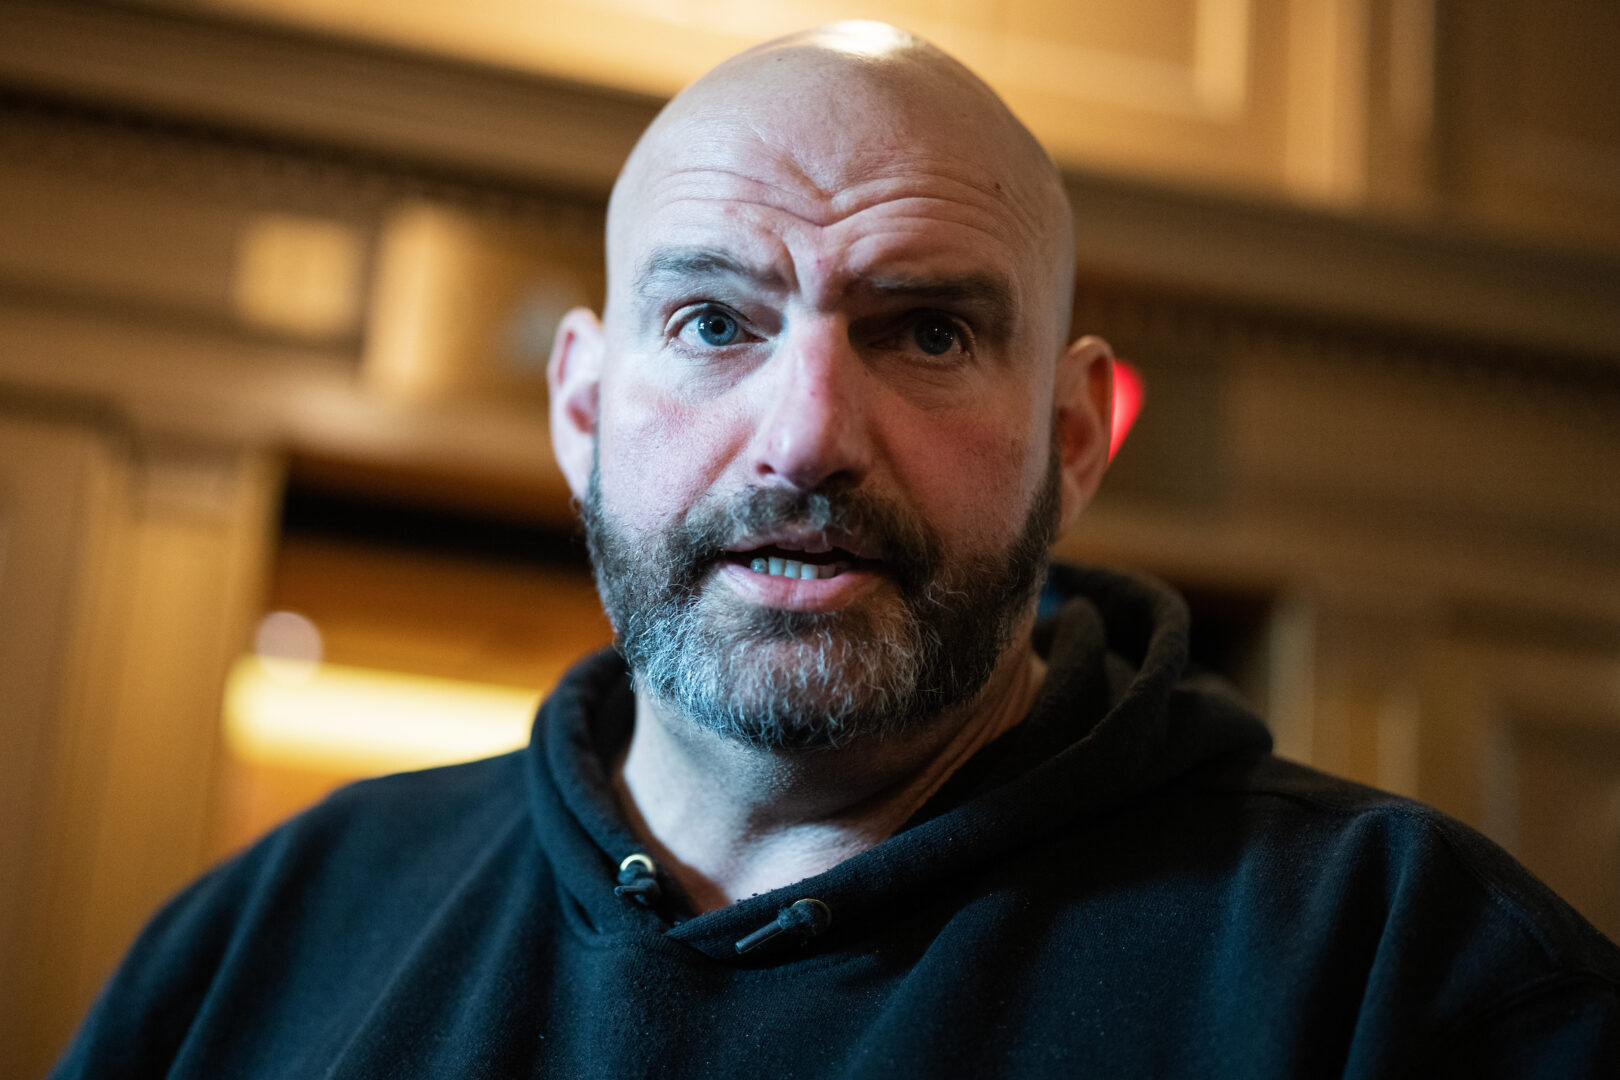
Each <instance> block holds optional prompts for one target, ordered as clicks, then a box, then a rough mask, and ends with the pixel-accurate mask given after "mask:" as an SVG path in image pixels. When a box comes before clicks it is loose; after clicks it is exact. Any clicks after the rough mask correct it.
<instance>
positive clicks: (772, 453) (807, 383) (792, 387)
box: [753, 317, 872, 491]
mask: <svg viewBox="0 0 1620 1080" xmlns="http://www.w3.org/2000/svg"><path fill="white" fill-rule="evenodd" d="M767 367H768V368H770V369H774V370H771V371H770V372H769V375H770V377H769V378H767V379H766V380H764V384H765V385H764V387H763V392H764V394H765V395H766V398H765V401H764V403H763V406H762V408H761V411H760V412H759V413H758V415H759V416H760V421H759V427H758V428H757V430H756V431H755V432H754V444H753V445H754V473H755V476H756V479H757V480H758V481H760V482H762V483H766V484H770V483H772V482H785V483H786V484H788V485H789V486H791V487H794V488H797V489H799V490H801V491H806V490H809V489H811V488H814V487H816V486H818V485H820V484H822V483H825V482H826V481H828V480H832V479H835V478H842V479H846V480H854V481H858V480H859V479H860V478H861V477H862V476H864V475H865V473H866V470H867V468H868V467H869V466H870V464H871V457H872V444H871V441H870V432H869V431H868V429H867V416H868V413H869V408H870V405H871V403H870V402H869V401H868V400H866V396H867V392H868V389H869V388H868V387H867V386H866V383H867V381H868V377H869V376H868V372H867V370H866V367H865V364H864V361H863V360H862V358H861V357H860V355H859V353H858V352H857V351H856V350H855V349H854V347H853V346H852V345H851V344H850V340H849V328H848V326H847V325H846V324H845V323H844V322H843V320H841V319H837V318H832V317H816V318H813V319H810V320H806V321H805V322H804V323H802V324H800V325H798V326H796V327H794V328H792V329H791V330H789V332H788V333H787V334H786V335H785V336H784V337H783V339H782V341H781V344H780V345H778V347H777V349H776V352H775V353H773V354H772V356H771V358H770V360H769V361H768V362H767Z"/></svg>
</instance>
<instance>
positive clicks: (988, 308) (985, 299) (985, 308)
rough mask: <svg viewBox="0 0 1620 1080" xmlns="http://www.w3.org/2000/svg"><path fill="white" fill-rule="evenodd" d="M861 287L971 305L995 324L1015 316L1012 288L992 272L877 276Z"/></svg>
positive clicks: (1007, 322)
mask: <svg viewBox="0 0 1620 1080" xmlns="http://www.w3.org/2000/svg"><path fill="white" fill-rule="evenodd" d="M861 286H862V288H863V289H865V290H867V291H869V292H871V293H873V294H875V295H877V296H882V297H895V298H899V299H904V300H911V301H914V302H917V303H925V304H940V305H950V306H959V307H967V308H971V309H972V310H974V311H975V312H976V313H977V314H978V315H979V317H980V318H982V319H985V320H987V321H988V322H990V323H992V324H994V325H998V326H1008V325H1011V323H1012V321H1013V319H1014V318H1015V316H1016V315H1017V305H1016V304H1014V303H1013V294H1012V289H1011V288H1009V287H1008V285H1007V283H1006V282H1005V281H1003V280H1002V279H1001V278H999V277H996V276H994V275H992V274H961V275H956V276H951V277H940V278H934V277H887V276H879V277H872V278H867V279H866V280H865V281H863V282H862V283H861Z"/></svg>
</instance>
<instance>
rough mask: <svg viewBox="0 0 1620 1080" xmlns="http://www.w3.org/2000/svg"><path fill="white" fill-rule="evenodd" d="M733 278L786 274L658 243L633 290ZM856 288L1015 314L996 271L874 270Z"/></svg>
mask: <svg viewBox="0 0 1620 1080" xmlns="http://www.w3.org/2000/svg"><path fill="white" fill-rule="evenodd" d="M706 278H735V279H737V280H739V281H742V282H746V283H749V284H753V285H760V286H765V287H767V288H772V289H780V288H783V287H784V286H785V284H786V282H785V279H784V278H783V277H782V275H781V274H780V273H778V272H777V271H775V270H771V269H764V268H759V267H754V266H749V265H748V264H747V263H743V262H740V261H738V260H737V259H734V258H732V257H731V256H730V255H727V254H725V253H724V252H720V251H715V250H713V249H710V248H660V249H658V250H656V251H654V252H653V253H652V255H651V256H649V257H648V259H647V261H646V262H645V263H643V264H642V267H641V269H640V271H639V272H638V273H637V274H636V278H635V283H634V286H633V288H634V290H635V292H636V294H637V295H639V296H648V295H650V294H654V293H657V292H659V291H660V290H661V289H663V288H665V287H668V286H674V285H683V286H690V285H691V284H692V282H693V280H694V279H696V280H699V281H701V280H703V279H706ZM853 288H854V291H856V292H864V293H867V294H869V295H873V296H879V297H884V298H889V297H896V298H901V299H908V300H913V301H916V302H919V303H929V304H951V305H965V306H969V307H972V308H975V309H977V311H978V312H979V314H980V316H981V317H982V318H983V319H985V320H987V321H988V322H990V323H991V324H993V325H997V326H1008V325H1011V323H1012V322H1013V320H1014V318H1015V316H1016V314H1017V305H1016V304H1015V303H1014V302H1013V292H1012V289H1011V288H1010V287H1009V286H1008V284H1007V282H1006V281H1005V280H1004V279H1002V278H1001V277H999V276H997V275H994V274H985V273H967V274H949V275H944V276H940V277H933V276H918V275H909V274H877V275H874V276H872V277H868V278H863V279H861V280H859V281H857V282H856V283H855V284H854V286H853Z"/></svg>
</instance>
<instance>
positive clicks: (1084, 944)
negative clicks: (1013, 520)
mask: <svg viewBox="0 0 1620 1080" xmlns="http://www.w3.org/2000/svg"><path fill="white" fill-rule="evenodd" d="M1054 580H1055V581H1056V583H1057V584H1058V586H1059V587H1060V588H1061V589H1063V590H1064V591H1065V592H1067V593H1069V594H1070V595H1072V597H1073V599H1071V600H1069V601H1068V602H1067V603H1066V604H1065V605H1064V606H1063V608H1062V610H1061V612H1060V614H1059V616H1058V617H1057V618H1056V619H1054V620H1049V621H1047V622H1045V623H1043V624H1042V626H1041V628H1040V630H1039V632H1038V634H1037V639H1038V640H1037V644H1038V646H1039V648H1040V650H1041V651H1042V653H1043V654H1044V655H1045V656H1046V657H1047V659H1048V662H1049V665H1050V673H1049V675H1048V678H1047V680H1046V683H1045V685H1044V686H1043V688H1042V690H1041V693H1040V696H1039V698H1038V700H1037V701H1036V703H1035V705H1034V707H1033V708H1032V710H1031V712H1030V715H1029V716H1028V717H1027V718H1026V719H1025V721H1024V722H1023V723H1022V724H1020V725H1019V726H1018V727H1017V728H1015V729H1014V730H1013V731H1012V732H1010V733H1009V734H1007V735H1006V736H1003V737H1002V738H1001V739H999V740H997V742H996V743H994V744H992V745H991V746H990V747H987V748H986V749H985V750H984V751H982V752H981V753H980V754H979V755H978V756H976V757H975V758H974V759H973V760H972V761H971V762H969V763H968V765H967V766H966V767H964V768H963V769H962V770H960V771H959V772H958V773H957V774H956V775H955V776H953V777H952V778H951V780H950V781H948V782H947V784H946V785H945V787H944V788H943V789H942V790H941V791H940V792H939V794H938V795H937V796H936V797H935V798H934V799H933V800H931V802H930V803H929V805H928V806H927V807H925V808H924V809H923V811H922V812H921V813H919V814H918V815H917V817H916V818H915V819H913V821H911V822H910V823H909V824H908V825H907V827H906V828H905V829H903V830H901V831H900V832H899V833H897V834H896V835H895V836H893V837H891V838H890V839H888V840H886V841H884V842H883V843H881V844H879V845H877V846H876V847H874V848H872V849H871V850H869V851H867V852H865V853H863V854H861V855H858V856H856V857H854V858H852V859H849V860H847V861H846V862H844V863H841V864H840V865H838V866H836V867H834V868H833V869H832V870H829V871H827V872H826V873H823V874H819V875H816V876H815V877H812V878H808V879H806V880H804V881H801V882H798V883H796V884H794V885H791V886H788V887H786V888H782V889H778V890H775V891H773V892H770V893H767V894H764V895H761V896H755V897H751V898H749V899H747V900H743V901H740V902H739V903H736V904H734V905H732V906H730V907H728V908H725V909H723V910H720V911H713V912H709V913H707V914H703V915H697V916H693V915H691V913H690V912H689V911H687V910H685V909H684V906H683V904H682V903H681V900H680V897H679V896H678V895H677V894H676V891H675V889H674V887H673V885H672V884H671V883H670V882H668V881H666V880H663V879H662V878H661V876H659V875H656V874H654V875H649V874H647V873H646V872H645V870H644V869H637V862H636V861H635V860H632V861H631V864H630V867H629V868H628V869H626V870H624V871H622V872H621V870H620V864H621V863H622V862H623V861H624V860H625V859H626V857H627V856H631V855H634V854H637V852H638V845H637V843H636V840H635V838H634V837H633V836H632V834H631V833H630V831H629V829H628V828H627V827H626V825H625V824H624V822H623V820H622V818H621V817H620V815H619V814H618V812H617V811H616V809H615V807H614V804H613V800H612V796H611V794H610V789H609V785H608V781H607V774H606V768H605V765H604V761H606V760H609V759H610V757H611V754H612V752H613V751H614V750H615V749H616V748H617V747H618V746H619V745H622V742H623V740H624V739H625V738H627V737H628V733H629V729H630V725H631V722H632V714H633V701H632V698H631V694H630V690H629V679H628V677H627V675H626V672H625V670H624V667H623V664H622V662H621V661H620V660H619V659H618V658H617V657H616V656H615V655H614V654H612V653H603V654H600V655H597V656H594V657H591V658H589V659H587V660H586V661H584V662H583V663H581V664H580V665H579V666H578V667H577V668H575V669H574V671H573V672H572V673H570V674H569V676H568V677H567V678H566V680H565V681H564V682H563V683H562V685H561V686H559V687H558V689H557V691H556V692H555V693H554V694H553V695H552V696H551V697H550V699H548V700H547V702H546V703H545V705H544V706H543V707H542V708H541V710H540V715H539V718H538V719H537V721H536V723H535V728H534V736H533V739H532V741H531V744H530V746H529V747H528V748H527V749H526V750H524V751H520V752H518V753H515V754H511V755H507V756H505V757H500V758H494V759H490V760H488V761H482V762H476V763H473V764H469V765H462V766H455V767H452V768H446V769H436V770H430V771H427V772H421V773H415V774H408V775H402V776H394V777H388V778H384V779H381V780H375V781H368V782H365V783H361V784H357V785H354V786H352V787H350V788H347V789H345V790H343V791H341V792H339V793H337V794H335V795H334V796H332V797H331V798H330V799H328V800H327V801H326V802H325V803H323V804H322V805H321V806H319V807H317V808H316V809H314V810H312V811H310V812H309V813H307V814H305V815H303V816H301V817H299V818H297V819H295V820H294V821H293V822H291V823H290V824H288V825H286V826H284V827H282V828H281V829H279V830H277V831H276V832H275V833H273V834H271V835H270V836H269V837H267V838H266V839H265V840H263V841H262V842H260V843H259V844H257V845H256V846H255V847H253V848H252V849H251V850H249V851H248V852H246V853H245V854H244V855H242V856H239V857H238V858H236V859H235V860H233V861H231V862H229V863H227V864H226V865H224V866H223V867H221V868H220V869H218V870H216V871H214V872H213V873H211V874H210V875H208V876H207V877H205V878H203V879H202V880H201V881H200V882H198V883H197V884H196V885H193V886H192V887H191V888H190V889H189V890H187V891H186V892H185V893H183V894H182V895H181V896H180V897H178V898H177V899H176V900H174V901H173V902H172V903H171V904H170V905H169V906H168V907H167V908H166V909H165V910H164V911H163V912H162V913H160V914H159V915H158V916H157V918H156V919H155V920H154V921H153V922H152V924H151V925H150V926H149V927H148V928H147V930H146V931H145V933H144V934H143V935H142V937H141V938H140V939H139V941H138V942H137V943H136V945H135V947H134V948H133V949H132V951H131V952H130V954H129V956H128V958H127V959H126V960H125V962H124V964H123V966H122V968H121V969H120V970H119V972H118V974H117V975H116V976H115V977H114V978H113V980H112V981H111V982H110V983H109V985H108V987H107V989H106V990H105V992H104V994H103V997H102V999H101V1001H100V1002H99V1003H98V1005H97V1006H96V1008H95V1010H94V1011H93V1012H92V1013H91V1015H90V1017H89V1019H88V1020H87V1021H86V1023H85V1026H84V1028H83V1030H82V1031H81V1032H80V1035H79V1037H78V1040H77V1041H76V1043H75V1044H74V1046H73V1047H72V1049H71V1050H70V1051H69V1053H68V1055H67V1056H66V1057H65V1058H64V1059H63V1061H62V1062H61V1063H60V1064H59V1066H58V1071H57V1074H56V1075H58V1076H61V1077H69V1076H96V1077H103V1076H177V1077H197V1078H207V1080H215V1078H220V1077H261V1076H263V1077H368V1078H371V1077H402V1076H443V1077H526V1076H555V1077H627V1076H682V1077H685V1076H693V1077H709V1076H740V1075H758V1076H770V1077H894V1076H995V1077H1001V1076H1099V1077H1124V1076H1209V1077H1249V1076H1254V1077H1261V1076H1268V1077H1269V1076H1309V1077H1316V1076H1336V1075H1341V1074H1342V1075H1345V1076H1356V1077H1373V1076H1391V1075H1412V1076H1432V1075H1457V1076H1515V1077H1518V1076H1549V1077H1551V1076H1557V1077H1575V1076H1604V1077H1615V1076H1620V951H1617V950H1616V949H1615V947H1614V946H1613V945H1612V944H1611V943H1610V942H1608V941H1607V940H1606V939H1605V938H1603V937H1602V936H1601V935H1599V934H1598V933H1597V932H1596V931H1595V930H1593V929H1592V928H1591V927H1590V926H1589V925H1587V924H1586V923H1585V922H1583V921H1582V920H1581V919H1580V917H1579V916H1577V915H1576V914H1575V913H1574V912H1573V911H1571V910H1570V909H1569V908H1568V907H1567V906H1566V905H1564V904H1563V903H1562V902H1561V901H1559V900H1558V899H1557V898H1556V897H1555V896H1553V895H1552V894H1551V893H1550V892H1549V891H1547V890H1546V889H1545V888H1544V887H1543V886H1541V885H1540V884H1539V883H1538V882H1536V881H1535V880H1534V879H1532V878H1531V877H1530V876H1529V875H1528V874H1526V873H1525V872H1524V871H1523V870H1522V869H1521V868H1520V867H1519V866H1518V865H1517V864H1515V863H1514V862H1513V861H1512V860H1511V859H1510V858H1509V857H1508V856H1507V855H1505V854H1504V853H1502V852H1501V851H1500V850H1498V849H1497V848H1495V847H1494V846H1492V845H1491V844H1490V843H1489V842H1488V841H1486V840H1484V839H1483V838H1481V837H1480V836H1478V835H1477V834H1475V833H1473V832H1471V831H1470V830H1468V829H1467V828H1466V827H1464V826H1462V825H1460V824H1458V823H1457V822H1454V821H1452V820H1450V819H1448V818H1446V817H1444V816H1442V815H1440V814H1438V813H1436V812H1434V811H1432V810H1429V809H1427V808H1425V807H1423V806H1421V805H1418V804H1415V803H1412V802H1409V801H1406V800H1402V799H1397V798H1394V797H1392V796H1388V795H1384V794H1382V793H1379V792H1376V791H1373V790H1370V789H1367V788H1362V787H1357V786H1354V785H1350V784H1346V783H1343V782H1341V781H1337V780H1333V779H1331V778H1329V777H1325V776H1323V775H1322V774H1320V773H1316V772H1314V771H1312V770H1309V769H1306V768H1303V767H1301V766H1297V765H1292V764H1289V763H1286V762H1283V761H1280V760H1278V759H1276V758H1273V757H1271V756H1270V754H1269V745H1270V740H1269V738H1268V737H1267V735H1266V732H1265V729H1264V728H1263V727H1262V726H1261V724H1260V723H1259V722H1258V721H1257V720H1255V719H1254V718H1253V717H1252V716H1251V715H1250V714H1249V713H1248V712H1247V711H1246V710H1245V709H1244V708H1243V707H1242V706H1241V704H1240V703H1238V702H1237V701H1236V700H1235V698H1234V697H1233V696H1231V695H1230V693H1229V692H1227V691H1224V690H1223V689H1222V688H1221V686H1220V685H1219V684H1218V683H1216V682H1214V681H1213V680H1200V679H1197V678H1189V677H1187V675H1186V672H1185V670H1184V669H1185V667H1186V651H1187V616H1186V611H1185V609H1184V608H1183V606H1182V604H1181V603H1180V601H1179V600H1178V599H1177V598H1176V597H1174V596H1173V595H1171V594H1170V593H1168V592H1166V591H1163V590H1161V589H1158V588H1156V587H1153V586H1150V585H1147V584H1144V583H1141V582H1137V581H1132V580H1130V579H1127V578H1122V577H1118V576H1116V575H1112V574H1107V573H1104V572H1100V571H1078V570H1072V569H1063V568H1060V569H1058V570H1055V571H1054ZM801 900H815V901H818V902H819V906H818V905H804V904H800V905H799V906H798V907H794V904H795V903H796V902H798V901H801ZM779 917H780V918H779ZM766 927H771V928H774V929H775V930H776V931H777V932H774V933H767V934H763V935H761V934H757V933H756V932H757V931H759V930H761V928H766ZM750 935H754V940H758V939H760V938H765V939H767V940H764V942H763V943H762V944H759V945H758V946H757V947H755V948H752V949H751V950H749V951H747V952H745V953H739V952H738V949H737V943H738V942H739V941H744V940H746V939H749V937H750Z"/></svg>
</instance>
